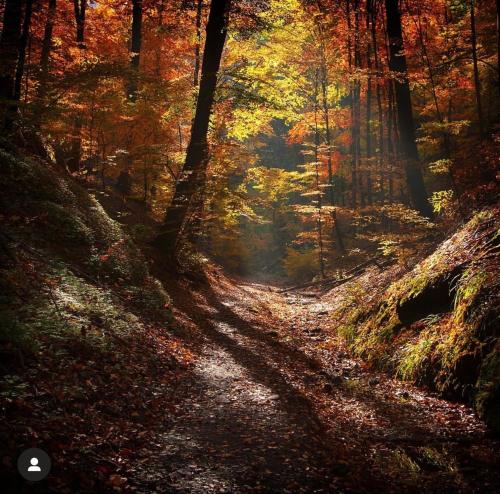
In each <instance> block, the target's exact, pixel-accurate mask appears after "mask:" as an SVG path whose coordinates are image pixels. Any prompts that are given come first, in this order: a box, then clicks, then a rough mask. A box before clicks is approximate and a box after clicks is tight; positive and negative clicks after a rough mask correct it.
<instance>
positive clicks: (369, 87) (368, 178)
mask: <svg viewBox="0 0 500 494" xmlns="http://www.w3.org/2000/svg"><path fill="white" fill-rule="evenodd" d="M371 3H372V0H366V33H367V34H368V33H369V32H370V13H371V9H372V5H371ZM366 70H367V74H368V80H367V83H366V84H367V87H366V168H367V169H366V200H367V203H368V204H369V205H371V204H372V189H371V185H372V180H371V166H372V130H371V123H372V93H373V89H372V44H371V42H370V40H369V39H368V40H367V46H366Z"/></svg>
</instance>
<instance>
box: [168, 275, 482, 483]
mask: <svg viewBox="0 0 500 494" xmlns="http://www.w3.org/2000/svg"><path fill="white" fill-rule="evenodd" d="M199 281H200V280H197V284H196V285H194V286H189V285H183V284H182V283H179V282H178V281H177V280H176V281H172V280H170V282H169V285H170V287H171V288H173V289H171V290H170V293H171V297H172V299H173V303H174V306H175V307H176V308H177V309H178V310H179V311H180V312H181V313H183V314H185V315H186V316H188V317H189V318H190V319H191V320H193V321H194V322H195V323H196V325H197V326H198V327H199V328H200V331H201V333H202V335H203V336H204V337H205V338H207V340H208V343H209V347H208V350H209V352H210V351H212V350H210V345H211V344H213V345H214V350H213V351H214V352H217V351H218V350H217V349H220V350H221V351H222V352H225V353H226V354H227V355H228V356H230V358H232V359H233V360H234V362H235V363H236V364H238V365H239V366H241V367H242V368H243V369H244V370H245V372H246V373H247V374H248V376H249V378H250V380H251V381H253V382H254V383H258V384H260V385H263V386H265V387H266V388H268V389H269V390H270V391H272V393H274V394H275V395H276V406H277V407H278V408H279V409H280V410H282V411H284V412H286V415H287V417H288V420H289V421H291V422H292V423H293V424H294V425H293V427H292V429H294V430H295V429H296V430H297V431H299V436H300V437H299V438H298V443H299V445H298V447H299V448H302V449H303V450H304V451H306V452H309V453H310V455H311V459H310V460H307V462H306V464H310V465H316V467H315V468H317V469H318V470H321V471H322V472H323V473H322V475H325V476H326V477H327V478H326V482H327V485H328V480H332V481H338V477H339V476H341V477H342V482H341V483H342V485H345V486H349V490H353V491H354V492H373V488H374V486H376V488H377V489H387V492H397V491H398V490H397V489H403V488H404V489H407V490H408V492H413V487H415V488H416V489H417V486H418V482H420V480H421V479H422V477H421V476H420V474H419V475H417V476H416V475H414V474H413V473H412V472H406V473H405V472H404V471H403V472H401V471H398V473H397V474H396V476H395V475H394V472H391V471H390V469H391V468H392V466H391V465H388V464H387V463H386V459H387V458H389V460H390V459H391V458H393V456H391V455H393V453H395V455H396V456H395V457H396V460H398V459H399V456H397V455H398V454H399V453H398V451H405V452H408V453H409V454H410V456H411V454H413V453H414V451H415V447H419V446H420V445H421V446H422V447H423V446H430V445H433V444H434V445H437V444H438V443H441V442H446V441H451V442H457V443H458V442H459V440H460V438H461V436H462V435H463V434H462V432H463V430H461V429H458V428H457V430H456V431H455V430H453V429H448V436H447V438H444V437H436V432H437V431H440V430H441V432H442V431H443V430H442V429H440V427H441V426H440V418H439V417H437V416H436V411H435V410H434V408H433V406H434V405H436V403H434V404H431V405H430V406H429V405H428V404H426V403H425V402H424V403H418V402H416V401H415V400H413V401H400V402H398V401H397V400H394V397H395V396H397V394H396V393H397V388H396V387H390V386H389V387H388V388H387V389H386V390H385V391H384V392H378V391H376V390H375V388H370V386H360V387H359V388H356V387H354V388H347V387H345V386H344V385H343V384H341V385H339V386H336V387H334V389H333V390H332V391H330V392H327V393H326V394H325V391H324V390H323V389H321V388H318V387H316V388H315V389H311V393H316V395H317V396H319V397H320V399H321V400H322V402H323V404H324V403H326V407H327V408H329V409H330V412H329V420H330V419H331V418H332V417H333V422H332V421H330V422H325V419H324V418H323V420H322V419H321V418H320V416H319V415H318V413H317V412H316V410H315V408H314V407H313V404H312V401H311V400H312V399H315V398H314V395H313V397H312V398H311V397H310V396H308V395H309V389H308V388H307V387H306V389H307V394H306V392H304V391H302V390H301V389H300V388H299V387H298V386H297V384H298V383H299V382H300V383H301V385H303V384H304V380H305V376H306V375H308V374H311V373H315V374H319V373H320V371H321V370H323V369H324V364H322V363H321V361H320V360H319V359H316V358H314V357H311V356H309V355H307V354H306V353H305V352H304V350H302V349H300V348H297V347H293V346H291V345H290V344H287V343H285V342H282V341H279V340H278V339H276V337H275V335H274V334H273V333H272V332H271V331H270V330H272V329H273V328H272V327H266V326H265V323H262V324H254V323H251V322H249V321H248V320H246V319H245V318H244V317H243V316H240V315H239V314H238V313H237V312H236V311H235V310H233V309H232V308H231V304H234V306H238V300H237V299H236V298H235V296H234V294H230V293H228V294H227V297H226V296H224V297H222V296H221V295H219V294H218V293H217V292H216V291H215V290H214V289H213V287H212V286H211V284H210V280H208V279H206V280H205V282H204V283H203V284H199ZM194 294H196V295H199V296H200V299H199V300H198V299H197V297H196V296H195V295H194ZM249 296H251V295H249ZM272 319H273V318H272V315H270V324H273V323H275V322H276V319H274V321H273V320H272ZM186 337H187V335H186ZM362 375H364V377H363V379H365V378H366V375H367V374H366V372H362ZM320 384H321V381H320ZM365 384H366V383H365ZM195 385H196V386H197V389H196V390H194V393H198V395H203V393H204V391H205V390H204V389H203V385H200V384H199V383H198V384H195ZM313 386H316V384H313ZM382 391H383V390H382ZM231 392H232V391H231V390H228V393H231ZM318 393H319V395H318ZM387 393H388V394H389V395H391V396H387ZM391 397H392V399H391ZM203 399H204V400H205V404H206V403H210V397H209V396H203V398H200V400H203ZM429 399H430V400H431V401H432V400H433V398H429ZM216 401H217V400H216V399H214V400H213V403H214V406H215V405H216V406H217V407H218V408H219V411H220V414H221V415H220V416H219V417H218V419H217V421H216V422H215V423H212V422H211V420H212V419H207V418H206V417H205V423H204V426H203V428H199V429H197V430H196V431H192V434H193V435H197V436H198V437H197V439H198V441H200V442H201V443H203V447H205V448H210V447H211V446H212V447H214V448H215V449H220V450H223V449H224V448H226V447H229V448H230V449H231V448H232V449H233V450H234V451H239V450H240V449H241V447H242V446H241V443H240V442H239V439H238V438H241V437H245V436H249V435H250V436H252V437H254V438H255V439H256V441H257V442H261V443H262V442H266V441H267V442H268V443H273V442H274V443H279V448H280V450H281V452H282V453H281V454H284V453H283V451H284V450H287V448H288V449H293V448H297V438H295V439H294V440H293V441H289V438H288V436H287V435H286V434H282V433H278V432H276V431H274V429H271V428H269V426H268V425H263V424H265V423H266V420H271V421H272V420H273V419H276V420H278V419H277V416H276V415H273V412H272V411H270V410H269V409H265V408H263V409H258V407H256V406H255V403H250V402H248V403H247V404H249V406H250V408H251V409H252V410H254V415H252V410H248V414H247V415H250V417H248V416H246V415H245V413H243V412H241V410H240V407H241V406H244V404H245V403H243V404H242V403H239V404H235V403H234V402H224V403H218V404H217V403H216ZM223 401H224V400H223ZM315 405H317V403H316V402H315ZM443 406H444V405H443ZM360 411H362V412H363V413H366V414H367V415H371V416H374V417H375V418H376V420H375V422H373V423H372V424H365V422H364V420H363V418H362V415H363V414H361V415H360V413H359V412H360ZM266 413H267V414H268V415H267V417H266V416H265V415H266ZM437 415H439V411H438V412H437ZM330 416H332V417H330ZM228 424H229V425H228ZM226 426H227V427H229V429H230V430H231V434H232V436H233V437H231V438H230V439H229V445H228V444H226V443H227V435H226V433H224V432H223V433H221V434H222V435H219V432H217V428H220V427H222V428H225V427H226ZM266 427H268V429H267V430H268V431H271V432H270V433H269V435H270V437H269V438H267V437H266V430H265V429H266ZM288 427H289V426H288ZM195 429H196V427H195ZM441 432H440V433H439V434H441ZM481 439H482V438H481V437H480V434H479V433H478V432H477V431H476V435H475V436H474V440H473V442H476V441H477V442H480V441H481ZM462 444H463V443H462ZM379 449H380V450H381V451H383V453H382V456H381V458H384V459H383V460H380V461H378V460H376V458H375V460H374V456H373V455H377V454H378V453H377V452H378V451H379ZM452 449H455V451H450V452H449V453H450V454H451V455H454V453H457V454H459V455H460V456H462V458H463V459H464V461H465V462H467V461H470V459H469V458H468V456H469V457H470V455H468V454H467V453H465V454H464V452H460V451H458V450H457V449H456V445H455V446H454V447H453V448H452ZM236 454H237V453H236ZM244 454H250V456H252V455H253V456H254V457H258V456H259V453H258V450H257V449H252V448H251V447H250V453H249V452H248V451H247V453H244ZM266 455H267V453H266V454H265V456H266ZM413 456H414V455H413ZM291 457H292V458H291V460H290V461H291V463H292V464H295V465H296V466H297V470H298V471H299V473H297V476H299V477H300V475H303V476H302V477H301V478H302V480H303V481H305V479H306V477H307V474H306V472H305V465H304V460H302V459H301V458H300V457H299V456H294V453H291ZM266 458H267V456H266ZM219 460H220V463H223V462H224V455H220V456H219ZM374 461H378V464H377V465H376V466H374V463H373V462H374ZM391 461H392V460H391ZM398 461H399V460H398ZM200 462H201V460H200ZM273 462H274V463H273ZM269 463H270V465H271V466H270V469H271V470H272V471H273V474H272V475H271V477H270V478H269V479H268V483H269V485H271V484H273V483H274V482H275V481H276V479H277V478H279V476H280V475H281V474H279V473H278V472H280V464H279V461H278V462H277V461H276V457H273V456H272V455H271V457H270V461H269ZM475 464H477V462H476V463H475ZM339 465H342V466H343V467H345V466H346V465H347V469H346V470H347V472H346V470H345V469H344V471H343V472H341V473H340V474H339V469H338V468H337V467H338V466H339ZM478 466H479V467H480V468H482V469H484V470H485V471H486V470H487V467H486V466H485V465H484V466H483V465H478ZM398 468H399V467H398ZM405 468H406V467H405ZM422 468H423V471H422V475H425V476H426V477H425V482H426V489H427V490H426V492H443V491H442V489H443V488H445V489H449V491H450V492H454V491H455V489H456V487H457V485H456V484H455V483H454V479H453V477H455V474H451V473H450V474H448V473H446V472H444V471H443V472H441V473H440V475H441V480H440V483H439V484H438V485H436V486H435V488H434V487H433V482H434V474H433V473H432V472H429V474H427V473H426V472H425V465H423V467H422ZM433 468H434V467H433ZM302 469H304V471H303V472H302ZM261 475H264V474H262V472H261ZM259 478H262V477H259ZM417 479H418V481H417ZM471 481H472V482H473V479H471V480H469V479H468V478H461V479H460V483H459V485H460V488H464V487H465V488H467V487H469V486H470V485H472V483H470V482H471ZM273 485H274V484H273ZM303 485H305V484H303ZM318 485H319V484H318ZM337 485H338V484H337ZM395 488H396V490H394V489H395ZM417 490H418V489H417ZM269 492H275V491H269ZM297 492H299V491H297ZM320 492H323V491H320ZM327 492H329V491H328V490H327ZM415 492H417V491H415Z"/></svg>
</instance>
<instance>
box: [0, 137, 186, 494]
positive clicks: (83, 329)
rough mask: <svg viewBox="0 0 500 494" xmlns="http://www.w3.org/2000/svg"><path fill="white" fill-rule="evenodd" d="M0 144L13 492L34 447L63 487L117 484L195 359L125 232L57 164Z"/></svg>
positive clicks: (1, 377)
mask: <svg viewBox="0 0 500 494" xmlns="http://www.w3.org/2000/svg"><path fill="white" fill-rule="evenodd" d="M2 144H3V145H2V148H1V149H0V167H1V170H2V172H1V174H0V188H1V190H2V194H1V196H0V209H1V211H2V228H1V231H0V235H1V236H0V246H1V282H0V283H1V289H0V292H1V293H2V295H1V298H0V353H1V363H0V392H1V397H0V403H1V408H0V416H1V419H0V424H1V425H0V435H1V437H2V440H1V441H0V444H1V451H0V456H1V457H2V458H3V465H4V467H5V466H10V469H9V470H10V471H9V472H7V473H5V475H4V476H2V478H1V479H0V483H1V484H2V488H4V487H5V488H6V492H8V491H9V487H10V488H12V489H13V490H15V487H14V486H15V485H17V484H16V482H19V480H20V478H18V476H17V474H16V473H15V462H16V455H17V454H19V452H20V451H22V450H23V449H25V448H26V447H29V446H30V445H33V444H36V445H37V446H38V447H41V448H44V449H46V450H47V451H50V452H51V454H52V455H53V457H54V456H57V457H58V467H59V468H61V469H62V471H61V472H59V474H58V476H57V478H56V481H59V482H61V485H60V489H63V488H64V489H68V488H69V489H70V490H71V489H72V488H71V485H72V484H71V483H73V485H74V486H76V485H78V486H80V487H79V488H80V489H81V491H82V492H85V491H88V492H90V491H95V492H97V491H98V490H106V486H107V487H108V488H109V489H110V490H111V489H112V488H113V486H114V485H119V484H120V482H121V480H120V476H119V474H120V472H121V471H126V470H127V468H128V467H130V466H131V465H133V464H134V463H135V462H136V461H137V460H138V458H140V457H141V455H143V454H145V452H146V451H147V450H148V448H149V441H150V438H151V437H152V436H153V435H154V431H155V429H156V428H157V427H160V426H162V427H163V426H165V424H167V423H168V422H169V416H170V415H171V414H172V410H173V408H172V402H173V397H172V394H173V388H174V383H175V381H176V380H177V378H178V376H179V375H180V374H181V373H182V372H181V371H182V370H183V369H184V368H186V365H187V364H188V363H189V360H190V354H189V351H188V350H187V349H186V348H185V347H184V346H183V344H182V343H181V342H180V341H179V340H178V339H177V338H176V337H175V336H173V329H172V321H173V318H172V314H171V311H170V308H169V307H170V299H169V296H168V295H167V293H166V291H165V289H164V288H163V286H162V285H161V283H160V282H159V281H158V280H156V279H155V278H153V277H152V276H151V275H150V273H149V268H148V265H147V263H146V261H145V259H144V258H143V257H142V255H141V253H140V252H139V250H138V249H137V248H136V246H135V245H134V243H133V241H132V240H131V239H130V237H129V236H128V235H127V234H126V233H125V232H124V230H123V229H122V227H121V226H120V225H119V224H118V223H117V222H115V221H113V220H112V219H110V217H109V216H108V215H107V214H106V212H105V211H104V210H103V208H102V207H101V205H100V204H99V202H98V201H97V200H96V199H95V198H94V197H92V196H91V195H89V194H88V192H87V191H86V190H84V189H82V188H81V187H80V186H78V185H77V184H75V183H74V182H73V181H72V180H71V179H70V178H68V177H67V175H66V174H65V173H64V172H63V171H61V170H58V169H57V168H56V167H55V165H53V164H51V163H50V162H47V161H42V160H40V159H39V158H37V157H35V156H32V157H28V158H27V157H25V156H23V155H22V154H21V153H20V152H18V151H17V150H16V149H15V148H13V147H12V146H9V145H8V144H5V143H2ZM160 410H161V414H162V422H161V423H158V420H157V418H158V413H159V411H160ZM103 457H104V458H106V461H105V462H103V461H100V460H99V458H103ZM89 469H92V470H95V472H96V473H95V476H88V475H87V472H88V471H89ZM65 482H66V483H65ZM67 482H69V483H70V484H69V485H68V483H67ZM97 486H99V488H98V487H97ZM59 492H63V490H60V491H59Z"/></svg>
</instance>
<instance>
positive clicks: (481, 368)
mask: <svg viewBox="0 0 500 494" xmlns="http://www.w3.org/2000/svg"><path fill="white" fill-rule="evenodd" d="M499 217H500V210H499V209H488V210H484V211H482V212H480V213H478V214H476V215H475V216H474V217H473V218H472V219H471V220H470V221H469V222H468V223H467V224H466V225H465V226H464V227H463V228H462V229H460V230H459V231H458V232H457V233H456V234H454V235H453V236H452V237H451V238H449V239H448V240H446V241H445V242H443V243H442V244H441V245H440V246H439V247H438V248H437V249H436V250H435V252H434V253H433V254H432V255H430V256H429V257H427V258H426V259H425V260H423V261H422V262H420V263H419V264H417V265H416V266H415V268H414V269H413V270H411V271H410V272H408V273H407V274H406V275H404V276H402V277H401V278H400V279H399V280H398V281H396V282H394V283H392V284H390V286H389V287H388V288H387V290H385V291H382V292H379V293H378V294H377V296H375V297H374V289H375V293H377V292H376V287H377V285H378V283H377V279H376V277H375V278H373V279H370V280H364V282H363V280H358V282H357V283H355V284H352V285H351V286H350V287H346V288H344V293H345V291H346V289H347V291H348V290H349V289H350V290H351V292H352V296H354V298H355V299H356V300H357V303H356V304H353V303H352V302H353V300H352V297H351V298H349V297H348V299H346V300H344V301H343V304H344V306H343V305H342V303H341V304H340V306H339V307H338V309H337V314H347V315H343V316H342V317H340V327H339V333H340V334H341V335H342V336H343V337H344V338H345V339H346V341H347V343H348V344H349V346H350V347H351V348H352V349H353V350H354V353H355V354H356V355H358V356H361V357H362V358H363V359H365V360H367V361H369V362H371V363H372V364H374V365H376V366H378V367H381V368H384V369H387V370H390V371H391V372H394V373H395V374H396V375H397V376H399V377H400V378H402V379H404V380H408V381H411V382H415V383H417V384H420V385H427V386H429V387H430V388H431V389H435V390H437V391H438V392H440V393H441V394H442V395H443V396H445V397H447V398H451V399H460V400H465V401H467V402H469V403H471V404H473V406H474V408H475V410H476V411H477V413H478V414H479V416H480V417H481V418H483V419H484V420H485V421H486V422H487V423H488V424H489V425H490V426H491V427H492V428H494V429H496V430H500V421H499V419H500V382H499V379H500V359H499V351H500V348H499V341H498V329H499V322H500V321H499V311H500V293H499V283H500V281H499V280H500V276H499V274H500V258H499V249H498V247H499V231H498V224H499V221H498V220H499ZM386 283H387V280H386ZM382 286H383V284H382Z"/></svg>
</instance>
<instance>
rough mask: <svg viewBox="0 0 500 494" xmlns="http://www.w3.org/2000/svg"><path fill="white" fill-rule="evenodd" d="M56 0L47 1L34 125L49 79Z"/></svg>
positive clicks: (42, 104) (38, 119) (40, 112)
mask: <svg viewBox="0 0 500 494" xmlns="http://www.w3.org/2000/svg"><path fill="white" fill-rule="evenodd" d="M56 7H57V0H49V4H48V9H47V19H46V21H45V30H44V33H43V41H42V52H41V55H40V76H39V82H38V89H37V100H38V105H37V109H36V110H35V112H36V114H35V123H36V124H40V118H41V115H42V113H43V110H44V106H45V96H46V94H47V80H48V77H49V64H50V53H51V51H52V32H53V31H54V22H55V18H56Z"/></svg>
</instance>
